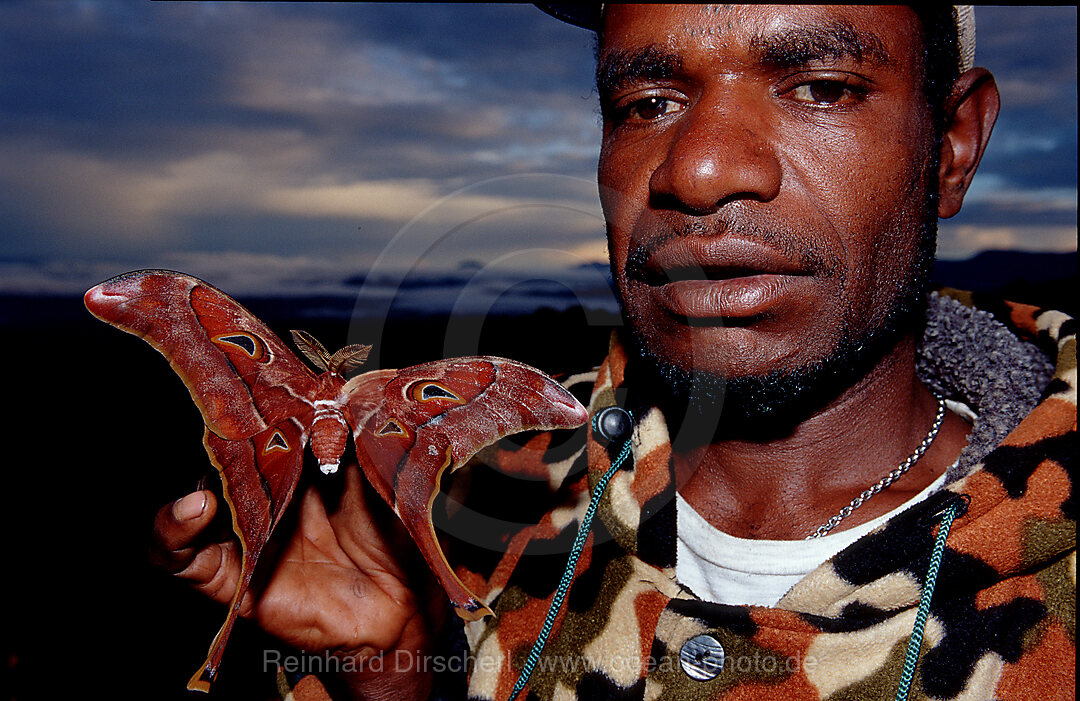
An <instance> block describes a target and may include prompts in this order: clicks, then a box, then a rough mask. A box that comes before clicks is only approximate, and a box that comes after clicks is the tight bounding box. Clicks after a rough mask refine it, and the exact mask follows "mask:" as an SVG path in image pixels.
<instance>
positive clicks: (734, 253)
mask: <svg viewBox="0 0 1080 701" xmlns="http://www.w3.org/2000/svg"><path fill="white" fill-rule="evenodd" d="M635 257H636V261H633V262H632V263H630V264H628V266H627V274H628V276H629V277H630V278H631V283H633V282H635V281H636V282H639V283H643V284H644V285H647V286H648V287H649V288H650V292H649V294H650V295H651V296H653V297H654V298H655V299H656V300H657V302H658V303H659V304H660V305H661V306H662V307H664V308H665V309H666V310H667V311H668V312H669V313H670V314H672V315H673V316H676V317H681V318H683V319H685V320H687V321H689V322H691V323H693V322H698V323H701V322H708V321H709V320H721V319H724V318H728V319H742V320H744V321H745V320H749V319H750V318H753V317H758V316H761V315H763V314H767V313H768V312H769V311H770V310H771V309H773V308H774V307H775V306H776V305H778V304H780V303H781V302H782V301H783V300H784V299H785V298H788V297H789V296H790V295H794V294H798V292H799V291H800V290H801V289H804V288H805V287H806V285H807V283H808V281H809V276H810V271H809V270H807V269H806V268H805V267H804V266H803V265H801V264H800V263H799V262H798V261H794V260H791V259H790V258H789V257H787V256H785V255H783V254H781V253H780V252H778V251H776V250H775V249H773V248H770V247H768V246H766V245H763V244H760V243H757V242H753V241H747V240H745V239H740V238H733V237H729V236H724V237H705V236H690V237H679V238H677V239H672V240H669V241H667V242H664V243H663V244H661V245H660V246H659V247H657V248H656V249H655V250H650V251H648V252H644V251H641V252H635Z"/></svg>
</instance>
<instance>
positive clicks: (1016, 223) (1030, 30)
mask: <svg viewBox="0 0 1080 701" xmlns="http://www.w3.org/2000/svg"><path fill="white" fill-rule="evenodd" d="M977 22H978V52H977V63H978V64H979V65H984V66H987V67H989V68H990V69H991V70H993V71H994V72H995V74H996V75H997V79H998V83H999V85H1000V87H1001V90H1002V94H1003V101H1004V107H1003V112H1002V115H1001V118H1000V120H999V121H998V125H997V128H996V130H995V134H994V138H993V140H992V142H991V147H990V150H989V151H988V153H987V154H986V157H985V159H984V161H983V166H982V168H981V170H980V173H979V176H978V177H977V178H976V181H975V184H974V186H973V188H972V191H971V194H970V195H969V198H968V202H967V204H966V206H965V210H964V212H963V213H962V214H961V215H960V216H958V217H956V218H955V219H953V220H951V221H949V222H945V223H943V225H942V237H941V246H940V255H941V256H943V257H948V258H963V257H967V256H970V255H972V254H973V253H975V252H977V251H979V250H983V249H988V248H995V249H1020V250H1037V251H1069V250H1075V248H1076V220H1077V211H1076V209H1077V189H1076V153H1077V120H1076V105H1077V91H1076V9H1075V8H1071V7H1053V8H1007V7H990V8H980V9H979V10H978V13H977ZM591 75H592V35H591V34H590V33H589V32H586V31H584V30H581V29H578V28H575V27H572V26H569V25H564V24H562V23H560V22H558V21H556V20H553V19H551V18H549V17H547V16H546V15H544V14H542V13H541V12H540V11H538V10H536V9H535V8H533V7H531V6H528V5H498V6H496V5H480V6H462V5H415V4H409V5H397V4H366V3H357V4H351V3H333V4H297V5H292V4H286V3H266V4H260V3H226V4H217V3H169V2H159V3H150V2H126V1H120V0H100V1H95V0H72V1H71V2H17V1H16V2H6V3H3V4H0V292H12V291H23V292H32V293H48V292H73V291H80V290H83V289H85V288H86V287H88V286H89V285H91V284H93V283H95V282H97V281H99V280H101V279H103V278H105V277H109V276H111V275H113V274H116V273H119V272H123V271H125V270H129V269H132V268H139V267H167V268H173V269H180V270H184V271H187V272H191V273H193V274H196V275H199V276H200V277H205V278H207V279H209V280H211V281H213V282H215V283H216V284H218V285H219V286H220V287H223V288H225V289H227V290H229V291H231V292H234V293H240V294H243V293H256V292H268V291H274V292H288V291H297V292H301V291H302V292H336V291H341V290H343V289H346V287H344V286H343V283H344V282H345V281H348V280H349V278H350V277H352V278H353V279H354V281H355V279H356V277H357V276H361V277H364V276H366V277H369V278H370V277H374V276H378V275H381V274H395V271H401V270H409V269H414V270H421V271H437V270H455V269H456V270H475V269H485V270H497V271H504V272H505V271H517V270H521V271H526V272H529V271H531V274H534V275H535V274H536V271H538V270H547V269H559V268H567V267H574V266H580V265H581V264H582V263H588V262H594V261H602V260H604V259H605V250H604V246H603V241H602V231H603V230H602V223H601V219H600V214H599V205H598V203H597V201H596V185H595V163H596V154H597V148H598V144H599V133H600V126H599V117H598V113H597V110H596V101H595V94H594V93H593V91H592V87H591Z"/></svg>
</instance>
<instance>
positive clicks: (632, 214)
mask: <svg viewBox="0 0 1080 701" xmlns="http://www.w3.org/2000/svg"><path fill="white" fill-rule="evenodd" d="M921 50H922V42H921V39H920V36H919V29H918V22H917V20H916V18H915V15H914V14H913V13H912V12H911V11H910V10H908V9H907V8H903V7H892V8H883V7H873V8H871V7H810V6H780V7H769V6H720V7H712V6H700V5H683V6H642V7H637V6H619V5H612V6H609V9H608V10H607V11H606V13H605V25H604V31H603V32H602V34H601V42H600V56H599V58H600V61H599V68H598V85H599V91H600V100H601V106H602V109H603V114H604V137H603V147H602V150H601V154H600V163H599V182H600V194H601V201H602V203H603V207H604V212H605V215H606V218H607V225H608V237H609V247H610V255H611V259H612V269H613V273H614V277H615V282H616V286H617V287H618V290H619V293H620V295H621V297H622V300H623V303H624V306H625V312H626V315H627V318H628V320H629V322H630V324H631V326H632V328H633V330H634V333H635V335H636V337H637V338H638V340H639V343H640V344H641V345H642V346H644V347H645V348H646V349H647V353H648V354H650V355H652V356H654V357H655V359H656V360H657V361H659V363H660V364H662V365H667V366H669V367H673V368H676V369H678V370H680V371H683V372H686V373H706V374H710V375H714V376H717V377H722V378H729V379H731V378H753V377H763V376H766V375H769V374H770V373H772V374H774V375H775V374H776V373H781V374H783V373H790V372H798V371H800V369H803V368H806V367H809V366H813V365H814V364H819V363H821V362H823V361H825V360H826V359H828V358H829V357H830V356H831V355H834V354H836V353H837V352H838V349H839V348H840V347H841V346H844V345H845V344H846V345H847V346H848V347H858V346H859V345H860V344H861V343H862V341H863V340H864V339H866V338H869V337H871V336H872V335H873V334H874V333H875V332H877V331H878V330H879V329H880V328H881V327H882V326H883V325H886V323H887V318H888V317H889V316H890V314H894V313H895V311H896V309H897V306H898V304H900V302H899V300H900V299H901V298H902V297H904V295H905V294H907V295H908V296H910V288H911V287H912V279H913V276H914V275H915V273H914V272H913V271H914V270H915V269H916V268H918V266H919V262H920V261H922V262H923V263H924V264H925V260H922V259H923V258H925V255H926V252H925V248H926V246H925V245H922V249H923V250H920V245H921V244H923V242H922V240H921V239H922V238H923V237H922V234H921V232H922V231H923V228H924V224H925V222H926V219H927V203H928V200H927V197H928V193H927V189H928V175H929V172H930V169H931V168H932V167H933V165H934V163H935V162H936V160H935V159H934V158H933V154H932V153H931V151H932V148H931V146H932V144H933V129H932V124H931V115H930V110H929V109H928V107H927V105H926V98H925V96H924V94H923V91H922V81H923V75H922V71H923V59H922V56H921Z"/></svg>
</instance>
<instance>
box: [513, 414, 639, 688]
mask: <svg viewBox="0 0 1080 701" xmlns="http://www.w3.org/2000/svg"><path fill="white" fill-rule="evenodd" d="M626 413H627V414H629V413H630V412H626ZM629 455H630V439H629V438H628V439H627V440H626V442H625V443H623V447H622V450H621V451H620V452H619V456H618V457H617V458H615V461H614V462H612V463H611V467H609V468H608V471H607V472H605V473H604V476H603V477H601V478H600V480H599V481H598V482H597V483H596V486H595V487H593V493H592V498H591V499H590V500H589V508H587V509H586V510H585V516H584V517H582V519H581V525H580V526H578V532H577V537H575V538H574V544H573V546H572V547H571V548H570V559H569V560H567V562H566V570H565V571H564V572H563V576H562V579H560V580H559V587H558V589H556V590H555V596H554V597H552V599H551V607H550V608H548V612H547V618H545V619H544V625H543V626H542V627H541V628H540V636H539V637H538V638H537V639H536V642H535V643H533V647H532V650H531V651H529V657H528V658H527V659H526V660H525V665H524V666H523V667H522V668H521V674H520V675H519V676H518V680H517V683H516V684H514V688H513V690H512V691H511V692H510V698H509V699H508V701H514V699H516V698H517V695H518V694H520V693H521V690H522V689H524V688H525V684H526V682H528V681H529V677H530V676H532V673H533V669H534V668H535V667H536V663H537V662H539V661H540V653H541V652H543V651H544V645H546V644H547V640H548V636H550V635H551V627H552V626H553V625H555V617H556V616H558V615H559V610H560V609H562V604H563V599H565V598H566V592H567V591H569V589H570V583H571V582H573V581H574V570H576V569H577V562H578V558H580V557H581V551H582V550H584V549H585V541H586V540H587V539H588V537H589V529H590V528H591V527H592V520H593V516H595V515H596V509H597V508H598V507H599V506H600V498H601V497H603V496H604V491H605V490H606V489H607V486H608V482H610V481H611V478H612V477H613V476H614V475H615V472H616V471H617V470H618V469H619V466H620V465H622V464H623V462H624V461H625V460H626V458H627V457H628V456H629Z"/></svg>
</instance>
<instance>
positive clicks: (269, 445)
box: [263, 431, 290, 455]
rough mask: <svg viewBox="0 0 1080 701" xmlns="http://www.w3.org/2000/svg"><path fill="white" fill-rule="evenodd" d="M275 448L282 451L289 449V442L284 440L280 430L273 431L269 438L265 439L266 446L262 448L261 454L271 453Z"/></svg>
mask: <svg viewBox="0 0 1080 701" xmlns="http://www.w3.org/2000/svg"><path fill="white" fill-rule="evenodd" d="M277 450H280V451H284V452H288V451H289V450H290V448H289V442H288V441H287V440H285V436H283V435H282V434H281V431H274V433H273V434H272V435H271V436H270V440H268V441H266V447H265V448H263V455H266V454H267V453H273V452H274V451H277Z"/></svg>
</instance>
